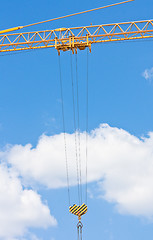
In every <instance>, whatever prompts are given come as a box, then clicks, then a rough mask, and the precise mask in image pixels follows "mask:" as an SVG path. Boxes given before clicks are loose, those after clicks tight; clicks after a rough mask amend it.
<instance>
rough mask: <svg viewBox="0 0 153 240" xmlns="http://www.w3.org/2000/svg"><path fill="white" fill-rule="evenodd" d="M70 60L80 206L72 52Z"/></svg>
mask: <svg viewBox="0 0 153 240" xmlns="http://www.w3.org/2000/svg"><path fill="white" fill-rule="evenodd" d="M70 59H71V81H72V101H73V120H74V135H75V157H76V170H77V182H78V199H79V205H80V178H79V164H78V147H77V129H76V116H75V95H74V80H73V65H72V52H70Z"/></svg>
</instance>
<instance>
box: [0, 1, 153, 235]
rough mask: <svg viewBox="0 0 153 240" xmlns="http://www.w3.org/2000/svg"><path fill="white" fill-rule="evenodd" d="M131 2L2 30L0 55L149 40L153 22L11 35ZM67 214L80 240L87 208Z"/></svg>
mask: <svg viewBox="0 0 153 240" xmlns="http://www.w3.org/2000/svg"><path fill="white" fill-rule="evenodd" d="M131 1H134V0H127V1H124V2H120V3H116V4H111V5H108V6H104V7H100V8H97V9H91V10H87V11H84V12H80V13H75V14H70V15H66V16H64V17H59V18H55V19H50V20H47V21H43V22H39V23H34V24H29V25H26V26H19V27H15V28H10V29H5V30H2V31H0V53H9V52H15V51H22V50H32V49H44V48H55V49H56V50H57V51H58V55H60V52H61V51H64V52H65V51H72V53H73V54H74V53H76V54H77V51H78V50H85V49H86V48H89V50H90V52H91V46H92V44H96V43H108V42H117V41H118V42H119V41H125V40H142V39H151V38H153V20H143V21H129V22H120V23H111V24H100V25H89V26H83V27H80V26H79V27H71V28H67V27H61V28H57V29H52V30H44V31H32V32H31V31H30V32H20V33H14V31H16V30H21V29H22V28H24V27H30V26H32V25H36V24H40V23H44V22H49V21H54V20H58V19H61V18H66V17H70V16H75V15H78V14H82V13H87V12H91V11H95V10H98V9H103V8H106V7H110V6H116V5H119V4H123V3H127V2H131ZM10 32H13V33H10ZM66 161H67V160H66ZM66 164H67V163H66ZM68 185H69V184H68ZM69 211H70V212H71V213H72V214H74V215H76V216H77V217H78V220H79V222H78V224H77V229H78V239H81V240H82V227H83V225H82V223H81V216H82V215H84V214H85V213H86V212H87V205H86V204H82V205H81V206H77V205H76V204H74V205H73V206H70V207H69Z"/></svg>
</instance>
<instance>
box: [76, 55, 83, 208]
mask: <svg viewBox="0 0 153 240" xmlns="http://www.w3.org/2000/svg"><path fill="white" fill-rule="evenodd" d="M75 56H76V86H77V113H78V114H77V118H78V145H79V146H78V151H79V170H80V201H81V204H82V173H81V171H82V169H81V168H82V166H81V146H80V114H79V80H78V60H77V54H76V55H75Z"/></svg>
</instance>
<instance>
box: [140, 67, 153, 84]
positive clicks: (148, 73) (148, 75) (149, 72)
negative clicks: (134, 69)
mask: <svg viewBox="0 0 153 240" xmlns="http://www.w3.org/2000/svg"><path fill="white" fill-rule="evenodd" d="M142 75H143V77H144V78H145V79H146V80H148V81H150V82H151V81H152V80H153V68H151V69H146V70H145V71H144V72H143V74H142Z"/></svg>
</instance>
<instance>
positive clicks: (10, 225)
mask: <svg viewBox="0 0 153 240" xmlns="http://www.w3.org/2000/svg"><path fill="white" fill-rule="evenodd" d="M54 225H56V220H55V218H54V217H52V216H51V215H50V210H49V208H48V206H47V205H45V204H44V203H42V201H41V198H40V195H38V194H37V193H36V192H34V191H33V190H27V189H23V187H22V185H21V182H20V180H19V179H18V178H17V176H16V174H15V172H14V171H12V169H9V168H8V167H6V166H4V164H0V239H2V240H4V239H6V240H11V239H12V240H13V239H14V240H15V239H16V237H22V236H23V235H24V234H25V233H26V231H27V230H28V228H29V227H34V228H38V227H42V228H47V227H49V226H54Z"/></svg>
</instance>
